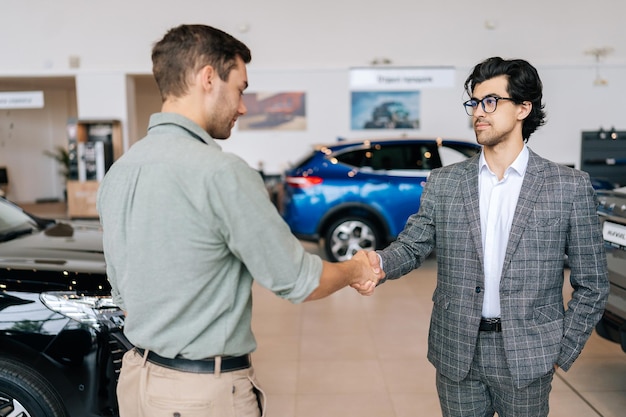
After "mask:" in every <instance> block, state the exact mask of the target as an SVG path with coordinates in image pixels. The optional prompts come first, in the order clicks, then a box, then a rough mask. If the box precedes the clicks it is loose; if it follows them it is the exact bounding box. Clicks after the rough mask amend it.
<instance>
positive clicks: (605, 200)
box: [596, 188, 626, 352]
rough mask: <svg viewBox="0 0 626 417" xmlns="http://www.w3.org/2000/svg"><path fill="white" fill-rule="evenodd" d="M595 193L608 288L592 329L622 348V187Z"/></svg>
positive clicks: (625, 310)
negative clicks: (596, 321) (607, 294)
mask: <svg viewBox="0 0 626 417" xmlns="http://www.w3.org/2000/svg"><path fill="white" fill-rule="evenodd" d="M597 193H598V200H599V202H600V204H599V207H598V213H599V215H600V221H601V222H602V234H603V236H604V246H605V249H606V256H607V263H608V267H609V281H610V284H611V289H610V293H609V300H608V302H607V305H606V308H605V311H604V315H603V316H602V319H601V320H600V322H599V323H598V325H597V326H596V331H597V332H598V334H599V335H600V336H602V337H604V338H605V339H609V340H612V341H614V342H617V343H619V344H620V345H621V346H622V350H623V351H624V352H626V188H622V189H617V190H612V191H605V190H601V191H598V192H597Z"/></svg>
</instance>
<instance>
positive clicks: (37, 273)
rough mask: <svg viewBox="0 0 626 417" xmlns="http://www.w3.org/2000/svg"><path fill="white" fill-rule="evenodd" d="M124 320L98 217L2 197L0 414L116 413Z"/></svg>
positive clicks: (70, 416)
mask: <svg viewBox="0 0 626 417" xmlns="http://www.w3.org/2000/svg"><path fill="white" fill-rule="evenodd" d="M123 325H124V315H123V313H122V312H121V311H120V309H119V308H117V307H116V306H115V305H113V303H112V301H111V297H110V286H109V283H108V281H107V279H106V275H105V263H104V255H103V251H102V231H101V230H100V227H99V224H98V223H97V222H86V221H83V222H81V223H78V222H61V221H56V220H50V219H42V218H39V217H36V216H32V215H30V214H28V213H26V212H24V211H23V210H22V209H20V208H19V207H17V206H16V205H14V204H12V203H10V202H8V201H7V200H5V199H4V198H0V417H9V416H10V417H93V416H117V415H118V411H117V397H116V395H115V387H116V385H117V377H118V373H119V369H120V367H121V358H122V356H123V354H124V353H125V352H126V351H127V350H128V349H130V348H131V347H132V346H131V344H130V343H129V342H128V340H127V339H126V338H125V337H124V335H123V333H122V330H123Z"/></svg>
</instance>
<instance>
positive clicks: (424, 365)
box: [27, 205, 626, 417]
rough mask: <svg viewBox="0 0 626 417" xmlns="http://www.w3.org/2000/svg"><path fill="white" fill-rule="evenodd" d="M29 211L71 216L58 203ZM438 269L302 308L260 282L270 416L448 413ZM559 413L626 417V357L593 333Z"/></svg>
mask: <svg viewBox="0 0 626 417" xmlns="http://www.w3.org/2000/svg"><path fill="white" fill-rule="evenodd" d="M27 208H28V209H29V210H31V211H32V212H34V213H35V214H40V215H49V216H55V215H58V216H62V215H63V211H62V210H63V208H62V207H60V206H58V205H57V206H52V205H39V206H33V207H27ZM59 209H61V211H59ZM304 245H305V247H306V248H307V250H309V251H311V252H316V253H317V252H318V248H317V246H316V245H312V244H309V243H304ZM435 275H436V263H435V259H429V260H427V262H426V263H425V264H424V265H423V266H422V267H421V268H420V269H419V270H417V271H413V272H412V273H410V274H409V275H407V276H406V277H404V278H403V279H400V280H397V281H393V282H388V283H386V284H384V285H382V286H381V287H379V288H377V290H376V293H375V294H374V295H373V296H372V297H361V296H359V295H358V294H357V293H356V292H354V291H353V290H351V289H349V288H347V289H344V290H341V291H339V292H337V293H335V294H333V295H332V296H330V297H328V298H326V299H323V300H319V301H314V302H310V303H304V304H301V305H293V304H291V303H289V302H287V301H284V300H282V299H280V298H278V297H276V296H274V295H273V294H271V293H269V292H268V291H267V290H265V289H263V288H260V287H255V288H254V307H253V308H254V315H253V317H254V319H253V328H254V332H255V334H256V336H257V341H258V344H259V347H258V350H257V351H256V352H255V353H254V354H253V362H254V366H255V369H256V372H257V375H258V378H259V380H260V382H261V384H262V386H263V388H264V390H265V391H266V393H267V396H268V409H267V416H268V417H319V416H324V417H345V416H360V417H414V416H429V417H436V416H441V411H440V409H439V404H438V400H437V395H436V392H435V381H434V375H435V374H434V368H433V367H432V366H431V365H430V363H429V362H428V361H427V360H426V338H427V332H428V321H429V317H430V309H431V306H432V302H431V295H432V292H433V290H434V286H435V281H436V277H435ZM570 291H571V289H570V288H569V287H567V288H565V290H564V294H565V295H566V297H567V294H569V293H570ZM550 409H551V411H550V416H552V417H570V416H576V417H597V416H602V417H618V416H624V410H626V353H624V352H622V350H621V349H620V347H619V345H617V344H615V343H612V342H609V341H606V340H604V339H602V338H600V337H599V336H597V335H596V334H595V333H594V334H593V335H592V336H591V339H590V340H589V342H588V344H587V346H586V347H585V349H584V350H583V353H582V354H581V356H580V357H579V359H578V361H577V362H576V363H575V364H574V366H573V367H572V369H571V370H570V371H569V372H563V371H557V374H556V376H555V379H554V383H553V391H552V394H551V399H550Z"/></svg>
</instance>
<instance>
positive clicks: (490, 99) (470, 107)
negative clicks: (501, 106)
mask: <svg viewBox="0 0 626 417" xmlns="http://www.w3.org/2000/svg"><path fill="white" fill-rule="evenodd" d="M499 100H509V101H512V102H514V103H515V100H513V99H512V98H509V97H495V96H487V97H485V98H483V99H482V100H478V99H475V98H471V99H469V100H467V101H466V102H465V103H463V107H465V113H467V115H468V116H473V115H474V112H476V109H477V108H478V103H480V105H481V106H482V108H483V110H484V111H485V113H493V112H494V111H496V107H498V101H499Z"/></svg>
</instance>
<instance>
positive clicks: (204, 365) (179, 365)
mask: <svg viewBox="0 0 626 417" xmlns="http://www.w3.org/2000/svg"><path fill="white" fill-rule="evenodd" d="M135 351H137V353H138V354H140V355H141V356H144V353H145V350H143V349H141V348H138V347H136V348H135ZM147 360H148V362H151V363H154V364H156V365H159V366H163V367H165V368H169V369H175V370H177V371H181V372H192V373H196V374H213V373H215V359H213V358H208V359H200V360H190V359H183V358H174V359H170V358H164V357H163V356H159V355H157V354H156V353H154V352H152V351H149V352H148V359H147ZM249 367H250V356H249V355H245V356H223V357H222V365H221V367H220V372H232V371H238V370H241V369H247V368H249Z"/></svg>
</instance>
